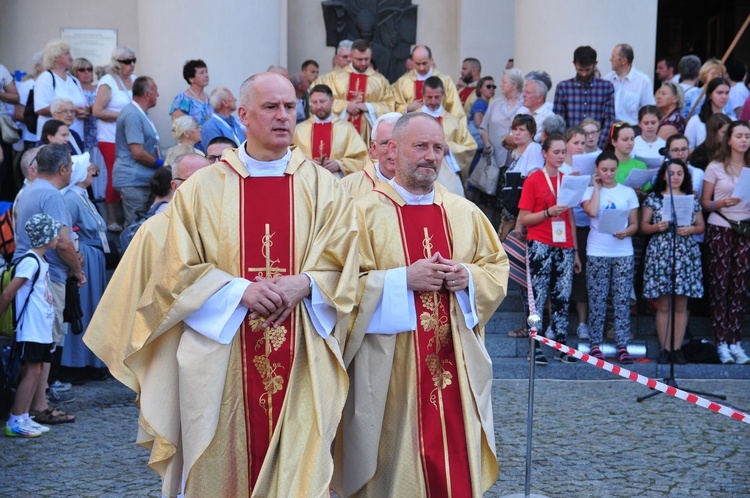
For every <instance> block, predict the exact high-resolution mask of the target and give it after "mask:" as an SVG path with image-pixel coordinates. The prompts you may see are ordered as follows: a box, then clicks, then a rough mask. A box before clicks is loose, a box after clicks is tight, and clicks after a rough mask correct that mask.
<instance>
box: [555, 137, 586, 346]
mask: <svg viewBox="0 0 750 498" xmlns="http://www.w3.org/2000/svg"><path fill="white" fill-rule="evenodd" d="M585 147H586V132H585V131H584V130H583V128H581V127H580V126H570V127H568V129H567V130H565V162H564V163H563V165H562V166H560V171H562V172H563V173H565V174H566V175H578V174H579V172H574V171H573V156H577V155H580V154H583V150H584V148H585ZM573 216H574V217H575V223H576V237H577V238H578V251H579V253H578V257H579V258H580V259H581V272H580V273H576V274H575V275H573V289H572V290H571V292H570V298H571V299H572V300H573V301H574V302H575V303H576V314H577V315H578V327H577V328H576V335H577V336H578V338H579V339H587V338H588V337H589V326H588V314H589V296H588V293H587V292H586V240H588V236H589V217H588V215H587V214H586V213H585V212H584V211H583V208H582V207H581V206H580V205H579V204H576V205H575V206H573Z"/></svg>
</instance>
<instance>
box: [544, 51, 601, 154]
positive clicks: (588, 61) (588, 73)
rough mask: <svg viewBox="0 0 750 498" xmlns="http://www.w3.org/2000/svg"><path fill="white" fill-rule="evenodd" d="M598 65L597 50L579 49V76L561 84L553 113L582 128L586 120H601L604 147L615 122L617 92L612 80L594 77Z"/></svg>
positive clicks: (576, 60)
mask: <svg viewBox="0 0 750 498" xmlns="http://www.w3.org/2000/svg"><path fill="white" fill-rule="evenodd" d="M596 64H597V60H596V50H594V49H593V48H591V47H589V46H585V47H578V48H577V49H576V50H575V52H573V65H574V66H575V68H576V76H575V77H574V78H571V79H569V80H565V81H561V82H560V83H558V84H557V89H555V103H554V106H553V108H552V112H554V113H555V114H557V115H559V116H562V118H563V119H564V120H565V122H566V123H567V124H568V126H577V125H580V124H581V121H582V120H583V119H584V118H593V119H596V120H597V121H599V123H600V125H601V130H602V133H601V136H600V137H599V147H600V148H602V147H603V146H604V143H605V142H606V140H607V139H608V138H609V132H610V130H611V129H612V124H613V123H614V121H615V89H614V87H613V86H612V83H610V82H609V81H605V80H603V79H601V78H597V77H595V76H594V72H595V71H596Z"/></svg>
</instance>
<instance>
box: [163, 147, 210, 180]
mask: <svg viewBox="0 0 750 498" xmlns="http://www.w3.org/2000/svg"><path fill="white" fill-rule="evenodd" d="M191 156H197V157H202V158H203V159H204V160H205V161H206V162H208V159H206V156H204V155H202V154H198V153H197V152H186V153H185V154H180V155H178V156H177V157H175V158H174V162H173V163H172V178H173V179H174V178H183V177H184V175H185V173H184V172H183V171H182V170H181V168H180V163H182V160H183V159H185V158H186V157H191Z"/></svg>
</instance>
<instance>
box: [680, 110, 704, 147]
mask: <svg viewBox="0 0 750 498" xmlns="http://www.w3.org/2000/svg"><path fill="white" fill-rule="evenodd" d="M685 136H686V137H687V139H688V144H689V145H690V148H691V149H695V148H696V147H698V146H699V145H700V144H702V143H703V142H704V141H705V140H706V123H704V122H703V121H701V118H699V117H698V113H697V112H696V113H695V114H694V115H693V117H692V118H690V119H689V120H688V122H687V126H685Z"/></svg>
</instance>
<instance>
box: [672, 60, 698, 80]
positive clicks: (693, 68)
mask: <svg viewBox="0 0 750 498" xmlns="http://www.w3.org/2000/svg"><path fill="white" fill-rule="evenodd" d="M677 70H678V71H679V72H680V81H682V80H683V79H685V80H694V79H695V78H697V77H698V74H699V73H700V70H701V60H700V58H699V57H698V56H697V55H686V56H684V57H683V58H682V59H680V62H679V64H677Z"/></svg>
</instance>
